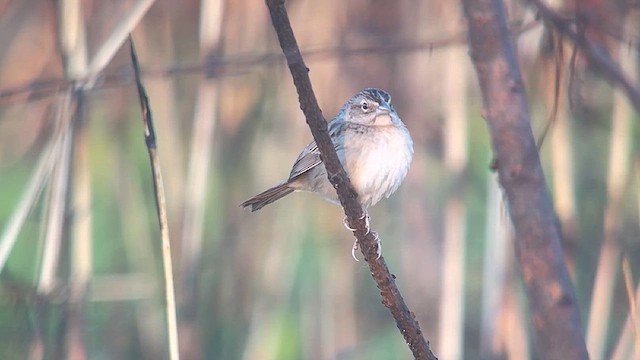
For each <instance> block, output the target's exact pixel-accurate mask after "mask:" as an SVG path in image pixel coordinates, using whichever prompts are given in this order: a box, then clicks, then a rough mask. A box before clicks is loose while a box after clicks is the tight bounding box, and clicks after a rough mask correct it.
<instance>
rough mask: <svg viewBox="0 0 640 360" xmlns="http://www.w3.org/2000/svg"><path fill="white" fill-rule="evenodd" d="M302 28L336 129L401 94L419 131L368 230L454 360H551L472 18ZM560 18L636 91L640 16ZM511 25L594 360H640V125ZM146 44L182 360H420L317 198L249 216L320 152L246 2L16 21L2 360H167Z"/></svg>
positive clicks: (7, 147)
mask: <svg viewBox="0 0 640 360" xmlns="http://www.w3.org/2000/svg"><path fill="white" fill-rule="evenodd" d="M287 4H288V9H289V12H290V16H291V21H292V26H293V28H294V31H295V32H296V36H297V40H298V44H299V45H300V47H301V49H302V50H303V55H304V56H305V60H306V62H307V66H308V67H309V68H310V76H311V80H312V82H313V85H314V90H315V93H316V96H317V98H318V100H319V103H320V106H321V108H322V109H323V112H324V115H325V117H326V118H327V119H329V118H331V117H332V116H333V115H334V114H335V113H336V111H337V110H338V108H339V107H340V106H341V104H342V103H343V102H344V101H345V100H346V99H348V98H349V97H350V96H351V95H352V94H354V93H355V92H357V91H359V90H361V89H362V88H365V87H379V88H382V89H385V90H387V91H388V92H389V93H390V94H391V95H392V102H393V104H394V106H395V108H396V110H397V111H398V113H399V114H400V116H401V118H402V119H403V120H404V122H405V123H406V125H407V127H408V128H409V130H410V131H411V134H412V136H413V139H414V146H415V156H414V160H413V163H412V166H411V169H410V171H409V174H408V177H407V179H406V180H405V182H404V184H403V185H402V186H401V187H400V189H399V190H398V192H397V193H396V194H395V195H393V196H392V197H391V198H390V199H388V200H385V201H383V202H381V203H380V204H378V205H377V206H375V207H374V208H372V209H371V210H370V214H371V219H372V220H371V221H372V227H373V228H375V229H376V230H377V231H378V232H379V234H380V236H381V238H382V244H383V253H384V256H385V259H386V260H387V262H388V264H389V267H390V269H391V271H392V272H393V273H394V274H395V275H396V277H397V282H398V285H399V287H400V289H401V291H403V295H404V297H405V300H406V302H407V303H408V305H409V307H410V308H411V309H412V310H413V312H414V313H415V315H416V318H417V319H418V321H419V322H420V324H421V326H422V329H423V332H424V334H425V336H426V337H427V338H428V339H429V340H430V341H431V345H432V347H433V350H434V352H435V353H436V354H437V355H438V356H439V357H440V358H441V359H463V358H464V359H479V358H483V359H529V358H533V359H535V358H536V352H535V349H534V348H533V346H532V344H533V339H532V337H531V331H530V328H531V326H532V324H531V322H530V319H529V317H528V315H527V314H528V312H527V301H526V295H525V294H524V292H523V289H522V287H521V284H520V274H519V273H518V270H517V269H518V267H517V265H516V264H515V263H514V259H513V249H512V243H513V239H512V233H511V230H510V227H509V221H508V215H507V205H506V204H505V203H504V199H503V196H502V193H501V191H500V189H499V188H498V186H497V184H496V177H495V174H494V173H493V172H492V171H491V169H490V167H491V162H492V153H491V149H490V144H489V138H488V132H487V129H486V126H485V123H484V121H483V120H482V117H481V113H482V112H481V107H482V106H481V100H480V94H479V90H478V87H477V82H476V79H475V72H474V71H473V68H472V64H471V61H470V59H469V56H468V49H467V46H466V24H465V21H464V17H463V15H462V12H461V9H460V8H459V6H460V4H459V3H458V2H455V1H453V2H439V1H430V2H425V1H417V0H400V1H379V0H355V1H349V2H343V1H335V0H330V1H310V0H296V1H288V2H287ZM554 5H555V6H558V7H562V8H563V9H565V10H568V12H567V14H569V15H571V14H572V10H575V9H581V10H585V9H586V10H588V11H591V10H594V11H592V12H591V13H589V14H591V15H592V18H590V20H591V22H590V26H591V27H590V28H589V31H590V32H589V36H590V39H591V40H592V41H596V42H598V43H599V44H601V45H602V46H605V47H606V48H607V49H609V51H611V53H612V54H613V56H614V58H615V59H616V61H617V62H618V63H619V64H620V65H621V66H622V68H623V69H624V70H625V72H626V74H627V75H628V76H629V77H630V78H631V79H632V81H633V82H634V83H635V84H638V77H637V70H638V40H639V38H638V33H640V32H639V30H638V27H637V24H638V11H637V4H636V5H635V7H634V5H633V4H632V3H630V2H624V1H613V2H608V1H589V2H586V1H585V2H580V1H579V2H578V3H577V4H576V3H566V4H561V3H560V2H559V1H556V4H554ZM581 6H582V7H581ZM507 7H508V11H509V20H510V28H511V30H512V32H513V34H514V41H516V44H517V47H518V53H519V62H520V66H521V67H520V69H521V71H522V75H523V78H524V81H525V84H526V91H527V94H528V98H529V105H530V110H531V119H532V127H533V130H534V134H535V135H536V137H537V138H538V139H539V143H540V148H541V150H540V152H541V156H542V160H543V165H544V168H545V172H546V178H547V183H548V186H549V190H550V192H552V194H553V198H554V205H555V208H556V211H557V213H558V219H559V224H560V226H561V227H562V231H563V235H564V244H563V245H564V250H565V254H566V260H567V266H568V267H569V269H570V272H571V275H572V278H573V281H574V284H575V288H576V293H577V295H578V301H579V306H580V309H581V314H582V318H583V324H584V326H585V331H586V334H585V336H586V337H587V341H588V347H589V351H590V355H591V357H592V358H593V359H603V358H615V359H631V358H633V356H634V355H633V339H634V335H633V334H634V333H633V331H632V329H633V326H632V325H631V324H633V322H630V321H629V320H628V318H629V314H630V310H629V301H630V299H633V298H634V296H635V293H636V287H637V278H638V274H640V264H639V263H638V260H637V259H639V258H640V243H639V242H638V239H639V234H640V232H639V225H640V222H639V212H638V207H639V206H640V193H639V191H638V185H639V183H638V181H639V180H638V175H639V174H640V162H639V158H638V142H637V139H638V135H639V132H638V126H637V122H638V120H639V119H638V115H637V113H635V112H634V111H633V110H632V108H631V107H630V105H629V104H628V102H627V101H626V98H625V96H624V95H623V94H621V93H620V92H618V91H617V90H616V89H615V88H613V87H612V86H610V85H609V83H608V81H607V79H606V77H604V76H603V75H601V74H599V73H598V72H596V71H594V70H593V69H591V68H590V67H589V66H588V65H587V64H586V62H585V60H584V59H583V58H582V57H580V56H573V52H572V49H573V48H572V46H571V44H570V43H569V42H565V41H563V40H562V39H559V38H558V37H555V36H553V34H552V33H550V32H548V31H545V29H544V26H543V23H542V22H540V21H539V20H537V19H536V12H535V10H534V9H532V8H530V7H528V6H527V5H526V4H524V3H522V2H519V1H508V2H507ZM595 10H598V11H595ZM604 10H606V11H604ZM135 14H139V15H138V16H137V17H136V15H135ZM594 14H595V15H594ZM127 21H129V25H128V26H130V27H132V28H133V32H132V36H133V39H134V41H135V45H136V48H137V51H138V56H139V60H140V63H141V66H142V69H143V81H144V83H145V85H146V87H147V90H148V94H149V97H150V101H151V107H152V111H153V116H154V119H155V124H156V132H157V135H158V153H159V156H160V160H161V165H162V173H163V177H164V184H165V190H166V197H167V202H166V207H167V211H168V219H169V229H170V235H171V246H172V254H173V263H174V270H175V271H174V274H175V280H176V292H177V294H176V296H177V303H178V305H177V313H178V329H179V335H180V346H181V355H182V358H183V359H282V360H286V359H408V358H410V357H411V354H410V352H409V350H408V349H407V347H406V345H405V344H404V343H403V339H402V336H401V335H400V334H399V333H398V330H397V328H396V326H395V324H394V322H393V319H392V318H391V316H390V314H389V313H388V311H387V310H386V309H385V308H384V306H383V305H382V304H381V303H380V299H379V297H378V294H377V289H376V287H375V284H374V282H373V281H372V280H371V278H370V276H369V273H368V268H367V266H366V264H365V263H364V262H363V261H361V262H355V261H354V260H353V259H352V258H351V254H350V251H351V245H352V242H353V237H352V235H351V234H350V232H349V231H347V230H346V229H345V228H344V227H343V225H342V218H343V213H342V211H341V209H340V208H339V207H336V206H334V205H331V204H328V203H325V202H324V201H322V200H321V199H320V198H318V197H315V196H313V195H311V194H303V193H299V194H294V195H292V196H289V197H287V198H285V199H283V200H281V201H279V202H277V203H275V204H273V205H270V206H268V207H266V208H264V209H263V210H261V211H260V212H257V213H250V212H248V211H246V210H244V209H242V208H240V207H239V206H238V204H240V203H241V202H242V201H244V200H246V199H247V198H249V197H251V196H252V195H254V194H256V193H257V192H259V191H262V190H264V189H265V188H267V187H269V186H272V185H274V184H276V183H278V182H279V181H281V180H283V179H284V178H285V177H286V176H287V174H288V172H289V169H290V166H291V164H292V163H293V161H294V160H295V158H296V156H297V154H298V152H299V151H300V150H301V149H302V148H303V147H304V146H305V145H306V144H307V143H308V142H309V141H310V140H311V135H310V132H309V130H308V128H307V126H306V124H305V121H304V117H303V116H302V113H301V111H300V110H299V106H298V102H297V95H296V93H295V90H294V87H293V84H292V81H291V78H290V74H289V72H288V69H287V67H286V65H285V62H284V60H283V57H282V56H281V53H280V49H279V46H278V44H277V41H276V38H275V34H274V32H273V29H272V28H271V23H270V19H269V15H268V12H267V8H266V6H265V4H264V3H263V2H262V1H247V0H239V1H214V0H203V1H201V2H198V1H172V0H158V1H155V2H153V1H145V0H141V1H134V0H118V1H91V0H87V1H71V0H66V1H65V0H60V1H41V0H40V1H39V0H5V1H2V2H0V231H2V232H1V233H0V236H1V238H0V271H1V272H0V358H2V359H26V358H30V359H41V358H46V359H56V358H68V359H82V358H89V359H142V358H145V359H166V358H168V357H169V355H168V352H167V335H166V334H167V329H166V325H165V312H164V307H163V304H164V295H163V286H164V285H163V284H164V283H163V277H162V264H161V250H160V244H161V243H160V235H159V230H158V225H157V218H156V210H155V206H154V200H153V185H152V180H151V173H150V165H149V159H148V155H147V150H146V148H145V143H144V138H143V131H144V129H143V125H142V120H141V112H140V106H139V100H138V97H137V92H136V89H135V86H134V83H133V81H132V77H131V65H130V58H129V52H128V45H127V44H126V43H124V44H123V43H122V37H120V38H119V37H118V36H117V32H118V31H119V30H121V29H123V28H126V26H127V25H126V24H127ZM118 39H120V41H118ZM109 41H115V43H116V47H115V49H119V50H118V51H117V52H116V53H115V55H114V56H105V55H104V53H105V52H106V53H109V52H108V51H107V50H105V48H108V44H109ZM101 56H102V57H103V58H104V59H105V61H104V62H103V63H100V62H99V61H94V60H95V59H100V58H101ZM87 79H89V80H90V81H87ZM622 264H627V266H626V268H625V269H626V270H625V271H623V266H622ZM634 274H635V277H634ZM625 279H627V283H628V286H626V287H625ZM637 325H638V324H637V322H636V323H635V325H634V326H636V329H637ZM635 336H636V341H637V340H638V339H637V334H636V335H635ZM636 355H638V354H637V353H636Z"/></svg>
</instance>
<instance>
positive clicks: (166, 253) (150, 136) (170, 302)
mask: <svg viewBox="0 0 640 360" xmlns="http://www.w3.org/2000/svg"><path fill="white" fill-rule="evenodd" d="M129 44H130V51H131V62H132V64H133V70H134V73H135V78H136V85H137V89H138V96H139V98H140V107H141V109H142V117H143V119H142V120H143V123H144V140H145V143H146V145H147V150H148V151H149V162H150V163H151V176H152V178H153V193H154V199H155V202H156V210H157V214H158V223H159V225H160V236H161V241H162V242H161V244H162V249H161V250H162V270H163V278H164V285H165V288H164V290H165V315H166V317H167V337H168V341H169V358H170V359H171V360H177V359H179V351H178V326H177V321H176V300H175V287H174V282H173V265H172V261H171V241H170V239H169V222H168V220H167V208H166V200H165V194H164V185H163V182H162V172H161V171H160V159H159V157H158V149H157V144H156V133H155V129H154V125H153V116H152V114H151V108H150V107H149V98H148V97H147V93H146V90H145V88H144V85H142V79H141V78H140V66H139V64H138V58H137V55H136V51H135V48H134V46H133V39H130V41H129Z"/></svg>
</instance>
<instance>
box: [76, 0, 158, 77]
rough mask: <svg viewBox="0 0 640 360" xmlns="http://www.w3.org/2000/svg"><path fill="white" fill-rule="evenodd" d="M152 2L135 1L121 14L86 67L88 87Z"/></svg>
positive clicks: (152, 0) (145, 0)
mask: <svg viewBox="0 0 640 360" xmlns="http://www.w3.org/2000/svg"><path fill="white" fill-rule="evenodd" d="M154 2H155V0H137V1H136V2H135V3H134V4H133V6H132V7H131V8H130V9H129V11H127V12H126V13H125V14H123V16H122V18H121V19H120V21H119V22H118V24H117V25H116V26H115V27H114V29H113V31H111V34H110V35H109V37H108V38H107V39H106V40H105V41H103V42H102V44H101V45H100V47H99V48H98V50H97V51H96V54H95V55H94V56H93V58H92V59H91V62H90V63H89V64H88V65H87V69H86V76H89V77H91V79H87V80H88V81H89V84H90V86H92V84H91V82H92V80H95V76H97V75H98V74H99V73H100V72H102V70H104V68H105V67H106V66H107V64H109V62H110V61H111V59H113V57H114V56H115V55H116V52H117V51H118V50H119V49H120V48H121V47H122V45H123V44H124V42H125V41H126V40H127V38H128V37H129V34H130V33H131V32H132V31H133V29H134V28H135V27H136V26H137V25H138V24H139V23H140V21H142V18H143V17H144V15H145V14H146V13H147V10H149V8H150V7H151V5H153V3H154Z"/></svg>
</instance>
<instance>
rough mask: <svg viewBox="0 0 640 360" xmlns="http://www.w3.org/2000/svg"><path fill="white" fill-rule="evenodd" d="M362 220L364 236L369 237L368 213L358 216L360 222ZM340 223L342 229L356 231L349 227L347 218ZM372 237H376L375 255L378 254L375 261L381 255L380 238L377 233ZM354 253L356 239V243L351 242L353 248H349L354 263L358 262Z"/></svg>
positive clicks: (356, 245)
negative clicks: (342, 226)
mask: <svg viewBox="0 0 640 360" xmlns="http://www.w3.org/2000/svg"><path fill="white" fill-rule="evenodd" d="M362 219H364V224H365V225H364V226H365V233H364V235H365V236H366V235H369V232H370V231H371V227H370V224H369V213H368V212H367V210H365V211H364V212H363V213H362V216H360V220H362ZM342 223H343V224H344V227H346V228H347V230H349V231H356V229H354V228H352V227H351V226H349V221H348V219H347V217H346V216H345V217H344V220H342ZM374 235H375V237H376V243H377V245H376V246H377V249H378V250H377V253H378V257H377V259H379V258H380V255H381V254H382V249H381V245H380V237H379V236H378V234H377V233H375V232H374ZM356 251H358V240H357V239H356V241H354V242H353V246H352V247H351V257H353V259H354V260H355V261H360V260H358V258H357V257H356Z"/></svg>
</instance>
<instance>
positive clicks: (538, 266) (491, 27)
mask: <svg viewBox="0 0 640 360" xmlns="http://www.w3.org/2000/svg"><path fill="white" fill-rule="evenodd" d="M462 4H463V6H464V11H465V15H466V17H467V20H468V24H469V47H470V54H471V59H472V61H473V63H474V66H475V69H476V73H477V76H478V81H479V83H480V88H481V90H482V98H483V104H484V110H483V116H484V117H485V119H486V121H487V124H488V126H489V132H490V134H491V139H492V145H493V150H494V152H495V158H496V165H497V170H498V175H499V179H500V184H501V186H502V188H503V189H504V191H505V193H506V197H507V200H508V203H509V213H510V215H511V220H512V222H513V225H514V229H515V249H516V257H517V258H518V261H519V263H520V269H521V273H522V276H523V280H524V285H525V287H526V291H527V296H528V299H529V305H530V309H531V319H532V323H533V329H534V332H535V335H536V336H535V338H536V341H537V350H538V354H539V356H540V358H543V359H587V358H588V355H587V350H586V346H585V342H584V337H583V329H582V325H581V324H580V316H579V312H578V305H577V303H576V297H575V294H574V290H573V287H572V285H571V282H570V280H569V275H568V273H567V269H566V268H565V265H564V262H563V256H562V249H561V247H560V232H559V229H558V225H557V219H556V216H555V213H554V210H553V207H552V205H551V199H550V197H549V193H548V192H547V189H546V186H545V179H544V174H543V172H542V168H541V166H540V158H539V156H538V151H537V148H536V144H535V141H534V138H533V133H532V130H531V125H530V119H529V110H528V108H527V101H526V98H525V94H524V89H523V83H522V79H521V77H520V72H519V69H518V67H517V61H516V54H515V50H514V46H513V43H512V39H511V37H510V36H509V33H508V31H507V26H506V16H505V9H504V4H503V3H502V1H500V0H462Z"/></svg>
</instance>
